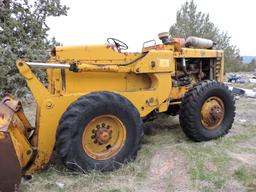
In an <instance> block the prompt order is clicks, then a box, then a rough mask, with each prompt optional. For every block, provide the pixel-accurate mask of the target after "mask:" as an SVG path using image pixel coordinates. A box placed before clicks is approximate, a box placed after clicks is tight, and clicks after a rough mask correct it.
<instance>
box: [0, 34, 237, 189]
mask: <svg viewBox="0 0 256 192" xmlns="http://www.w3.org/2000/svg"><path fill="white" fill-rule="evenodd" d="M159 38H160V39H161V40H162V43H161V44H156V43H155V42H154V41H151V42H147V43H146V44H148V43H152V44H151V46H145V45H144V47H143V49H142V51H141V52H140V53H129V52H124V51H123V50H125V49H127V48H128V46H127V45H126V44H125V43H123V42H121V41H119V40H117V39H114V38H109V39H108V42H107V43H106V44H103V45H92V46H72V47H55V48H54V49H53V50H52V52H51V58H50V60H49V62H48V63H35V62H27V61H25V60H18V61H17V68H18V70H19V72H20V74H21V75H22V76H23V77H24V78H25V80H26V82H27V85H28V87H29V88H30V90H31V92H32V94H33V96H34V99H35V101H36V104H37V112H36V123H35V126H32V125H31V124H30V123H29V121H28V120H27V118H26V116H25V115H24V112H23V109H22V106H21V103H20V102H19V101H18V100H16V99H14V98H12V97H10V96H9V97H5V98H4V99H3V100H2V102H1V104H0V191H1V192H9V191H17V190H18V188H19V184H20V180H21V177H29V176H31V175H32V174H33V173H34V172H35V171H37V170H40V169H42V168H44V167H45V166H46V165H47V163H48V162H49V160H50V158H51V157H52V155H53V153H54V152H56V154H57V155H58V156H59V157H60V158H61V160H62V162H63V163H64V165H65V166H67V167H68V168H69V169H72V170H75V171H81V172H87V171H90V170H93V169H94V170H99V171H111V170H114V169H116V168H118V167H120V165H122V164H123V163H127V162H128V161H130V160H133V159H135V158H136V155H137V152H138V150H139V149H140V147H141V143H142V139H143V135H144V132H143V127H144V126H143V123H144V122H147V121H151V120H152V119H154V118H155V117H156V114H158V113H167V114H169V115H179V118H180V125H181V127H182V129H183V131H184V133H185V134H186V135H187V136H188V137H189V138H191V139H192V140H194V141H208V140H211V139H216V138H218V137H221V136H223V135H225V134H226V133H227V132H228V130H229V129H230V128H231V126H232V123H233V119H234V115H235V105H234V98H233V96H232V95H231V93H230V91H229V90H228V88H227V86H226V85H224V84H223V83H222V81H223V74H224V59H223V58H224V54H223V51H221V50H214V49H212V47H213V46H214V43H213V42H212V41H210V40H206V39H201V38H197V37H189V38H187V39H186V40H185V39H178V38H171V37H169V34H168V33H161V34H159ZM32 68H45V69H47V79H48V83H47V86H45V85H44V84H43V83H41V82H40V81H39V80H38V78H37V77H36V76H35V74H34V73H33V72H32V70H31V69H32Z"/></svg>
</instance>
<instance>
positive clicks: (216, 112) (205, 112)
mask: <svg viewBox="0 0 256 192" xmlns="http://www.w3.org/2000/svg"><path fill="white" fill-rule="evenodd" d="M224 114H225V106H224V103H223V101H222V100H221V99H220V98H219V97H210V98H208V99H207V100H206V101H205V102H204V104H203V105H202V108H201V122H202V124H203V126H204V127H205V128H207V129H217V128H218V127H219V125H220V124H221V123H222V121H223V119H224Z"/></svg>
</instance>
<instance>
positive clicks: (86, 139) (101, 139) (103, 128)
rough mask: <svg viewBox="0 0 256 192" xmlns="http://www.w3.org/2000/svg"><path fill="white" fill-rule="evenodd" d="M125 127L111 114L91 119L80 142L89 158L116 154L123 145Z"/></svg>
mask: <svg viewBox="0 0 256 192" xmlns="http://www.w3.org/2000/svg"><path fill="white" fill-rule="evenodd" d="M125 138H126V129H125V126H124V124H123V123H122V122H121V121H120V120H119V119H118V118H117V117H116V116H113V115H102V116H98V117H95V118H94V119H92V120H91V121H90V122H89V123H88V124H87V125H86V127H85V129H84V133H83V137H82V144H83V148H84V151H85V153H86V154H87V155H89V156H90V157H91V158H93V159H96V160H106V159H109V158H111V157H113V156H114V155H116V154H117V153H118V152H119V151H120V150H121V148H122V147H123V145H124V142H125Z"/></svg>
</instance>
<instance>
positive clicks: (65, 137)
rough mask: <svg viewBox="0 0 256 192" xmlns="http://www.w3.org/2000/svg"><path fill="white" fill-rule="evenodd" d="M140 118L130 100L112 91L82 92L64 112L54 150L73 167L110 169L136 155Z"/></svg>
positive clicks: (138, 144)
mask: <svg viewBox="0 0 256 192" xmlns="http://www.w3.org/2000/svg"><path fill="white" fill-rule="evenodd" d="M141 125H142V120H141V118H140V115H139V112H138V111H137V109H136V108H135V107H134V106H133V104H132V103H131V102H130V101H129V100H128V99H126V98H125V97H123V96H120V95H117V94H115V93H111V92H95V93H91V94H89V95H86V96H82V97H81V98H79V99H78V100H77V101H75V102H74V103H73V104H71V105H70V106H69V107H68V109H67V111H66V112H65V113H64V114H63V116H62V118H61V120H60V123H59V127H58V131H57V138H56V149H57V154H58V155H59V156H60V157H61V159H62V161H63V162H64V164H65V165H66V166H67V167H68V168H70V169H73V170H78V171H82V172H84V171H89V170H92V169H95V170H100V171H111V170H113V169H116V168H118V167H120V165H121V164H123V163H126V162H128V161H129V160H132V159H135V157H136V155H137V151H138V150H139V148H140V146H141V143H142V137H143V129H142V126H141Z"/></svg>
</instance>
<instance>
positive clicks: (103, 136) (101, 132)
mask: <svg viewBox="0 0 256 192" xmlns="http://www.w3.org/2000/svg"><path fill="white" fill-rule="evenodd" d="M97 127H100V125H97ZM93 138H95V140H94V143H98V144H100V145H102V144H106V143H108V142H109V141H110V139H111V138H112V130H111V129H110V126H109V125H108V126H107V127H105V124H103V126H101V127H100V128H96V130H95V131H94V134H93Z"/></svg>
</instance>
